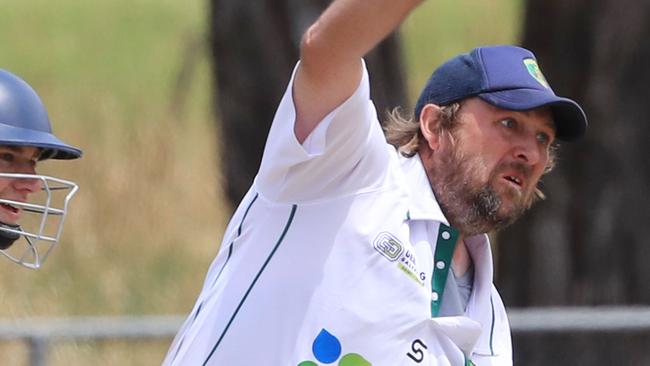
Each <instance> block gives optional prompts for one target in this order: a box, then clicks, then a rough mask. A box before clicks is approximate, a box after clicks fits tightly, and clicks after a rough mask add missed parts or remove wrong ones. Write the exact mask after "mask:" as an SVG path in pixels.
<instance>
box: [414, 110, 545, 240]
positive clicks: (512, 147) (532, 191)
mask: <svg viewBox="0 0 650 366" xmlns="http://www.w3.org/2000/svg"><path fill="white" fill-rule="evenodd" d="M551 117H552V116H551V114H550V111H548V110H545V109H540V110H534V111H522V112H518V111H508V110H502V109H498V108H496V107H493V106H491V105H489V104H487V103H485V102H483V101H481V100H480V99H478V98H473V99H468V100H466V101H465V102H464V103H463V104H462V107H461V108H460V110H459V114H458V116H457V118H458V122H457V124H456V125H454V127H453V128H451V129H449V130H445V131H443V132H440V129H438V130H437V131H438V132H437V133H436V134H433V133H429V134H425V136H428V138H427V145H426V146H424V152H422V151H421V152H420V156H421V158H422V159H423V163H424V166H425V169H426V171H427V175H428V177H429V181H430V183H431V188H432V189H433V192H434V194H435V196H436V199H437V200H438V203H439V204H440V207H441V209H442V211H443V213H444V214H445V217H446V218H447V219H448V220H449V223H450V224H451V225H452V226H454V227H455V228H457V229H458V230H460V231H461V232H462V233H464V234H465V235H476V234H479V233H487V232H490V231H495V230H499V229H502V228H504V227H506V226H508V225H510V224H511V223H513V222H514V221H516V220H517V219H518V218H519V217H520V216H521V215H522V214H523V213H524V212H525V211H526V210H528V209H529V208H530V207H531V205H532V204H533V203H534V202H535V200H536V199H537V195H536V192H537V191H538V190H537V184H538V182H539V179H540V178H541V176H542V175H543V174H544V173H545V171H547V168H548V167H549V166H550V165H551V164H552V160H553V159H552V152H551V143H552V141H553V139H554V136H555V131H554V126H553V122H552V118H551ZM431 120H433V119H431ZM434 123H435V121H434ZM425 126H426V125H425ZM432 136H433V137H432Z"/></svg>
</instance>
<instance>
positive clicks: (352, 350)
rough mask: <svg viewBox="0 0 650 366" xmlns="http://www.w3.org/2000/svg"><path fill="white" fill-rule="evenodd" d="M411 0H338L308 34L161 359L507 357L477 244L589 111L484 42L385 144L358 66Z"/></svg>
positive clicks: (478, 360) (433, 81) (434, 79)
mask: <svg viewBox="0 0 650 366" xmlns="http://www.w3.org/2000/svg"><path fill="white" fill-rule="evenodd" d="M431 1H433V0H431ZM419 2H420V1H417V0H402V1H394V0H335V1H334V2H333V3H332V4H331V5H330V6H329V8H328V9H327V10H326V11H325V12H324V13H323V14H322V15H321V16H320V18H319V19H318V20H317V21H316V22H315V23H314V24H313V25H312V26H311V27H310V28H309V29H308V30H307V31H306V33H305V34H304V36H303V39H302V44H301V53H300V61H299V63H298V64H297V66H296V68H295V70H294V72H293V74H292V75H291V80H290V82H289V86H288V87H287V90H286V93H285V95H284V97H283V99H282V100H281V102H280V105H279V106H278V109H277V112H276V115H275V117H274V121H273V125H272V127H271V130H270V132H269V136H268V140H267V144H266V147H265V151H264V156H263V159H262V163H261V166H260V170H259V172H258V174H257V176H256V178H255V181H254V183H253V185H252V187H251V188H250V191H249V192H248V193H247V195H246V196H245V198H244V199H243V201H242V202H241V205H240V206H239V208H238V209H237V210H236V212H235V214H234V215H233V217H232V220H231V222H230V224H229V225H228V227H227V229H226V232H225V235H224V238H223V241H222V244H221V248H220V251H219V254H218V255H217V257H216V259H215V260H214V262H213V263H212V265H211V267H210V269H209V271H208V274H207V278H206V280H205V283H204V286H203V289H202V291H201V294H200V295H199V297H198V299H197V302H196V305H195V306H194V308H193V310H192V311H191V313H190V315H189V317H188V318H187V320H186V321H185V323H184V324H183V326H182V328H181V329H180V331H179V333H178V335H177V336H176V338H175V340H174V342H173V343H172V345H171V348H170V350H169V352H168V354H167V357H166V359H165V361H164V364H165V365H169V366H171V365H179V366H180V365H211V366H217V365H273V366H287V365H291V366H313V365H330V364H333V365H342V366H343V365H346V366H351V365H355V366H359V365H375V366H377V365H379V366H382V365H386V366H395V365H454V366H455V365H472V364H474V365H511V364H512V348H511V339H510V329H509V325H508V320H507V316H506V312H505V308H504V305H503V303H502V301H501V299H500V297H499V294H498V293H497V291H496V289H495V287H494V286H493V284H492V282H493V281H492V274H493V267H492V266H493V264H492V257H491V251H490V244H489V241H488V237H487V235H486V233H487V232H490V231H494V230H498V229H500V228H503V227H505V226H507V225H508V224H510V223H511V222H513V221H514V220H516V219H517V218H518V217H519V216H520V215H521V214H522V213H523V212H524V211H526V210H527V209H528V208H529V207H530V206H531V205H532V203H533V202H534V201H535V199H536V198H537V197H539V196H541V192H540V191H539V190H538V189H537V183H538V182H539V179H540V177H541V176H542V175H543V174H544V173H545V172H547V171H548V170H549V169H550V168H551V167H552V164H553V151H554V150H553V146H554V141H555V139H556V138H557V139H563V140H573V139H576V138H578V137H580V136H581V135H582V134H583V133H584V131H585V129H586V117H585V114H584V112H583V111H582V109H581V108H580V106H579V105H578V104H576V103H575V102H574V101H572V100H570V99H566V98H562V97H559V96H557V95H555V93H554V92H553V91H552V90H551V88H550V86H549V85H548V83H547V82H546V80H545V79H544V77H543V74H542V73H541V71H540V69H539V65H538V64H537V61H536V58H535V56H534V55H533V54H532V53H531V52H530V51H528V50H525V49H522V48H518V47H513V46H489V47H479V48H476V49H474V50H471V51H470V52H468V53H466V54H462V55H459V56H457V57H454V58H452V59H451V60H449V61H448V62H446V63H445V64H443V65H441V66H440V67H439V68H437V69H436V70H435V71H434V72H433V74H432V76H431V78H430V80H429V81H428V83H427V84H426V86H425V87H424V89H423V91H422V93H421V95H420V98H419V100H418V101H417V104H416V106H415V108H413V111H414V113H413V117H412V118H411V117H409V116H408V115H403V114H404V113H400V112H399V110H396V112H394V113H393V114H392V116H391V118H390V120H389V121H387V123H386V131H385V133H384V131H382V129H381V128H380V124H379V121H378V120H377V112H376V110H375V108H374V106H373V103H372V101H371V99H370V95H369V82H368V79H369V76H368V74H367V71H366V68H365V64H364V62H363V59H362V58H363V56H364V55H365V54H366V53H367V52H368V51H370V50H371V49H372V48H373V47H374V46H375V45H376V44H377V43H378V42H380V41H381V40H382V39H383V38H384V37H385V36H386V35H387V34H388V33H390V32H391V31H392V30H394V29H395V28H396V27H397V26H398V25H399V24H400V23H401V22H402V21H403V19H404V18H405V17H406V16H407V14H408V13H409V12H410V11H411V10H413V9H414V8H415V7H416V6H417V5H418V4H419ZM431 47H435V45H431ZM253 107H254V106H253ZM409 109H410V108H409ZM409 114H410V113H409Z"/></svg>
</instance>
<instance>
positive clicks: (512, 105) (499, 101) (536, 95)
mask: <svg viewBox="0 0 650 366" xmlns="http://www.w3.org/2000/svg"><path fill="white" fill-rule="evenodd" d="M478 96H479V97H480V98H481V99H483V100H484V101H486V102H488V103H490V104H492V105H494V106H496V107H499V108H502V109H510V110H514V111H525V110H530V109H535V108H541V107H549V108H550V109H551V112H552V113H553V119H554V122H555V128H556V137H557V138H558V139H560V140H564V141H574V140H577V139H579V138H580V137H582V136H583V135H584V134H585V131H586V130H587V116H586V115H585V112H584V111H583V110H582V108H581V107H580V105H578V103H576V102H574V101H573V100H571V99H568V98H562V97H558V96H556V95H554V94H552V93H550V92H548V91H543V90H538V89H510V90H500V91H495V92H489V93H481V94H479V95H478Z"/></svg>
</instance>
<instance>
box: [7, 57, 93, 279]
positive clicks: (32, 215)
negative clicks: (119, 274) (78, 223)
mask: <svg viewBox="0 0 650 366" xmlns="http://www.w3.org/2000/svg"><path fill="white" fill-rule="evenodd" d="M81 154H82V153H81V150H79V149H78V148H76V147H73V146H70V145H68V144H66V143H64V142H63V141H61V140H59V139H58V138H57V137H56V136H54V135H53V134H52V128H51V126H50V121H49V118H48V115H47V111H46V109H45V106H44V105H43V103H42V101H41V99H40V98H39V96H38V95H37V94H36V92H35V91H34V89H32V87H31V86H30V85H29V84H27V83H26V82H25V81H24V80H22V79H21V78H19V77H18V76H16V75H14V74H12V73H10V72H8V71H5V70H0V253H1V254H2V255H3V256H5V257H6V258H9V259H10V260H11V261H13V262H16V263H18V264H20V265H22V266H25V267H27V268H31V269H37V268H39V267H40V266H41V265H42V264H43V262H44V261H45V260H46V259H47V257H48V255H49V254H50V251H51V250H52V249H53V248H54V246H55V245H56V244H57V242H58V241H59V238H60V236H61V230H62V228H63V222H64V220H65V216H66V214H67V209H68V203H69V201H70V199H71V198H72V196H73V195H74V194H75V192H76V191H77V185H76V184H74V183H72V182H69V181H66V180H62V179H58V178H53V177H48V176H44V175H39V174H37V173H36V166H37V165H38V164H39V163H40V162H41V161H43V160H46V159H66V160H67V159H77V158H79V157H81Z"/></svg>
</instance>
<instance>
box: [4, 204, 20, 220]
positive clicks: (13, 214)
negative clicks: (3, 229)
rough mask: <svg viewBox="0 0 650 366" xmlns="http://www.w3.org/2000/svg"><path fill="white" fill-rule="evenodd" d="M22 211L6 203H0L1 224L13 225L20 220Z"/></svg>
mask: <svg viewBox="0 0 650 366" xmlns="http://www.w3.org/2000/svg"><path fill="white" fill-rule="evenodd" d="M21 211H22V210H21V209H20V208H18V207H16V206H13V205H10V204H8V203H0V218H1V220H0V221H2V222H5V223H9V224H15V223H16V222H18V219H19V218H20V212H21Z"/></svg>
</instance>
